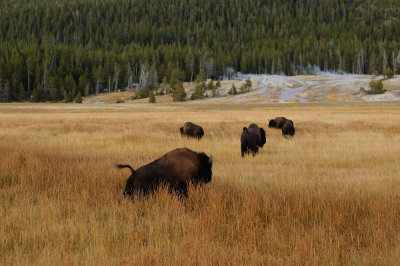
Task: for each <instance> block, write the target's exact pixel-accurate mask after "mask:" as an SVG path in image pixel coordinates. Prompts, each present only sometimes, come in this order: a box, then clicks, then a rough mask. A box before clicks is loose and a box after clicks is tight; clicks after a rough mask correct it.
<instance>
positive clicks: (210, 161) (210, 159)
mask: <svg viewBox="0 0 400 266" xmlns="http://www.w3.org/2000/svg"><path fill="white" fill-rule="evenodd" d="M212 161H213V156H212V154H210V158H209V159H208V163H209V164H211V163H212Z"/></svg>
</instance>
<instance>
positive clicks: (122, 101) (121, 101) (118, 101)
mask: <svg viewBox="0 0 400 266" xmlns="http://www.w3.org/2000/svg"><path fill="white" fill-rule="evenodd" d="M124 102H125V101H124V100H117V101H116V103H124Z"/></svg>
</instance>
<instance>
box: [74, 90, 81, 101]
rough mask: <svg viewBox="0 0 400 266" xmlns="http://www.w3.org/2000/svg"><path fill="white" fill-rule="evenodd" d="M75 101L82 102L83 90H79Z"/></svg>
mask: <svg viewBox="0 0 400 266" xmlns="http://www.w3.org/2000/svg"><path fill="white" fill-rule="evenodd" d="M75 103H82V95H81V92H78V95H76V97H75Z"/></svg>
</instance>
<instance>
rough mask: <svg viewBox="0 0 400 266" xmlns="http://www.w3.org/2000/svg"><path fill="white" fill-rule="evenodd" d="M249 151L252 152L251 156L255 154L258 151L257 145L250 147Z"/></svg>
mask: <svg viewBox="0 0 400 266" xmlns="http://www.w3.org/2000/svg"><path fill="white" fill-rule="evenodd" d="M251 152H252V153H253V156H256V154H257V152H258V147H253V148H251Z"/></svg>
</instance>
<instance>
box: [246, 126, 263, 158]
mask: <svg viewBox="0 0 400 266" xmlns="http://www.w3.org/2000/svg"><path fill="white" fill-rule="evenodd" d="M266 140H267V139H266V135H265V130H264V129H263V128H259V127H258V126H257V125H256V124H251V125H250V126H249V127H248V128H246V127H244V128H243V132H242V136H241V137H240V142H241V151H242V157H243V156H244V154H245V153H247V152H250V151H251V152H252V153H253V156H255V155H256V153H257V152H258V148H259V147H260V148H262V147H263V146H264V144H265V142H266Z"/></svg>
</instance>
